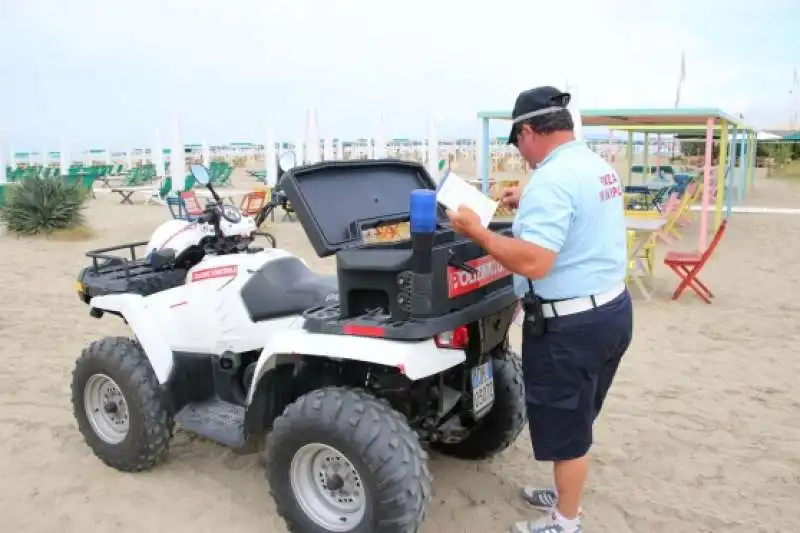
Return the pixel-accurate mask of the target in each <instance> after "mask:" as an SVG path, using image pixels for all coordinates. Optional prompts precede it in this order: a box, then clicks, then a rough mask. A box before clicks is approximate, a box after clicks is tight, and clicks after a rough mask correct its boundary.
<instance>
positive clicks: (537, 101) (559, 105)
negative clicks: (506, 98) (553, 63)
mask: <svg viewBox="0 0 800 533" xmlns="http://www.w3.org/2000/svg"><path fill="white" fill-rule="evenodd" d="M571 98H572V95H571V94H569V93H565V92H562V91H559V90H558V89H556V88H555V87H550V86H549V85H547V86H544V87H536V88H534V89H528V90H527V91H523V92H521V93H519V96H517V101H516V102H515V103H514V110H513V111H512V112H511V120H512V121H513V124H512V125H511V132H510V133H509V134H508V144H513V145H516V144H517V135H519V130H520V128H521V127H522V122H524V121H526V120H528V119H529V118H533V117H538V116H540V115H546V114H548V113H554V112H556V111H561V110H562V109H566V108H567V106H568V105H569V101H570V99H571Z"/></svg>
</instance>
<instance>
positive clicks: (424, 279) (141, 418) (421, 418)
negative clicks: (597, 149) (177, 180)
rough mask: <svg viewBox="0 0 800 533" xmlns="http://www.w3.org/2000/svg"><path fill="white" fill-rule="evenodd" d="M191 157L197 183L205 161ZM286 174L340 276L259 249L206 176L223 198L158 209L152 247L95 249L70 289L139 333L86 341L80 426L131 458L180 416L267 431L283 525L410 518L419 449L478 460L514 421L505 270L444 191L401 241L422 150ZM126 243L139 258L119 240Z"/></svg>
mask: <svg viewBox="0 0 800 533" xmlns="http://www.w3.org/2000/svg"><path fill="white" fill-rule="evenodd" d="M192 173H193V174H194V176H195V178H196V179H197V180H198V181H199V182H200V183H204V184H206V185H208V173H207V171H206V170H205V169H204V168H203V167H201V166H193V167H192ZM280 186H281V189H282V190H283V191H284V192H285V194H286V197H287V198H288V200H289V201H291V203H292V207H293V208H294V210H295V213H296V214H297V217H298V219H299V220H300V222H301V224H302V226H303V228H304V230H305V231H306V233H307V235H308V237H309V239H310V240H311V243H312V245H313V246H314V248H315V250H316V251H317V253H318V254H319V255H320V256H325V255H332V254H336V259H337V276H332V277H322V276H318V275H316V274H314V273H313V272H311V271H310V270H309V269H308V267H307V266H306V264H305V262H304V261H302V260H300V259H298V258H297V257H295V256H293V255H292V254H290V253H288V252H286V251H282V250H279V249H274V248H272V249H264V250H261V249H254V248H253V247H252V246H251V243H252V239H253V233H254V230H255V227H256V224H255V223H253V222H247V221H244V220H243V219H242V217H241V215H240V213H239V212H238V210H237V209H236V208H235V207H232V206H223V205H222V204H221V202H219V198H218V197H217V196H216V193H213V188H211V187H210V186H209V188H210V189H211V190H212V193H213V194H214V196H215V198H216V200H217V202H218V203H214V202H212V203H211V204H210V205H209V206H208V208H207V210H206V213H205V214H204V215H203V217H201V220H200V221H198V222H197V223H195V224H179V223H175V222H173V221H170V222H168V223H165V224H164V226H162V227H161V228H159V229H158V230H156V232H155V234H154V236H153V239H152V240H151V241H150V243H149V245H148V255H147V257H146V258H144V259H136V257H135V252H134V249H135V246H136V245H123V246H119V247H116V248H115V249H104V250H98V251H93V252H89V253H88V254H87V255H88V256H89V257H90V258H91V259H92V265H91V266H88V267H86V268H84V269H83V270H82V271H81V273H80V275H79V280H78V292H79V296H80V298H81V299H82V300H83V301H84V302H86V303H87V304H88V305H89V310H90V314H91V316H93V317H95V318H100V317H102V316H104V315H106V314H111V315H115V316H118V317H120V318H122V319H123V320H124V321H125V322H126V323H127V325H128V326H129V327H130V329H131V336H130V337H129V338H128V337H107V338H104V339H101V340H98V341H95V342H93V343H92V344H90V345H89V346H88V347H86V348H85V349H84V350H83V353H82V355H81V357H80V358H79V359H78V361H77V363H76V366H75V370H74V372H73V378H72V402H73V408H74V414H75V417H76V419H77V422H78V427H79V429H80V431H81V433H82V434H83V436H84V438H85V440H86V442H87V444H88V445H89V446H90V447H91V448H92V450H93V451H94V453H95V454H96V455H97V456H98V457H99V458H100V459H101V460H103V461H104V462H105V463H106V464H108V465H110V466H112V467H114V468H117V469H119V470H122V471H127V472H131V471H142V470H146V469H149V468H151V467H152V466H154V465H155V464H156V463H157V462H158V461H159V460H160V459H161V458H162V457H164V456H165V454H166V453H167V449H168V447H169V443H170V438H171V437H172V434H173V425H174V422H177V423H178V424H179V425H180V426H182V427H183V428H184V429H186V430H188V431H191V432H194V433H196V434H199V435H201V436H204V437H206V438H208V439H211V440H214V441H216V442H218V443H221V444H224V445H226V446H230V447H232V448H236V449H241V450H253V449H256V445H257V444H258V443H259V441H260V439H261V438H262V437H263V436H265V435H268V436H267V442H266V452H265V459H266V461H265V464H266V472H267V478H268V480H269V485H270V489H271V494H272V496H273V498H274V500H275V502H276V506H277V509H278V512H279V513H280V514H281V516H282V517H283V518H284V519H285V521H286V523H287V525H288V528H289V530H290V531H292V532H295V533H333V532H356V533H401V532H402V533H408V532H414V531H417V530H418V528H419V526H420V524H421V522H422V521H423V518H424V515H425V510H426V506H427V504H428V501H429V499H430V496H431V476H430V474H429V471H428V465H427V455H426V453H425V451H424V448H426V447H431V448H434V449H436V450H438V451H440V452H441V453H444V454H449V455H453V456H456V457H460V458H463V459H476V460H477V459H484V458H488V457H491V456H493V455H495V454H497V453H499V452H501V451H503V450H505V449H506V448H507V447H508V446H509V445H510V444H511V443H513V442H514V440H515V439H516V438H517V436H518V435H519V433H520V431H521V430H522V428H523V427H524V423H525V417H524V409H525V408H524V393H523V385H522V379H521V367H520V361H519V359H518V357H517V356H515V355H514V354H512V353H511V352H510V351H509V348H508V338H507V334H508V329H509V326H510V324H511V322H512V320H513V316H514V313H515V311H516V308H517V301H516V298H515V297H514V295H513V292H512V289H511V285H510V276H509V273H508V271H506V270H504V269H503V268H502V267H501V266H499V264H498V263H496V262H495V261H493V260H492V258H491V257H490V256H487V255H486V254H485V252H484V251H482V250H481V249H480V248H479V247H478V246H476V245H475V244H473V243H472V242H470V241H468V240H466V239H462V238H460V237H459V236H458V235H457V234H455V233H454V232H453V231H452V230H451V229H450V228H449V227H448V225H447V219H446V216H445V214H444V212H443V211H441V210H440V209H438V208H436V207H434V208H433V209H437V212H436V216H437V223H436V230H435V232H433V233H430V234H429V235H427V238H428V240H427V241H425V239H422V240H419V239H418V238H417V237H416V236H414V235H412V236H411V237H409V235H408V221H409V217H410V209H409V196H410V193H411V191H412V190H414V189H420V188H422V189H434V188H435V186H434V184H433V182H432V180H431V178H430V177H429V176H428V174H427V173H426V171H425V170H424V168H423V167H422V166H421V165H419V164H416V163H408V162H401V161H391V160H381V161H347V162H333V163H330V162H329V163H321V164H318V165H312V166H306V167H298V168H294V169H291V170H288V171H287V172H286V174H285V175H284V176H283V178H282V179H281V183H280ZM493 229H495V230H496V231H501V232H508V231H509V228H508V226H507V225H504V226H497V227H493ZM247 232H250V234H249V235H248V234H247ZM273 242H274V241H273ZM426 242H427V245H425V243H426ZM420 243H422V244H420ZM140 244H144V243H140ZM122 249H130V256H131V257H130V258H123V257H120V256H118V255H113V251H114V250H122Z"/></svg>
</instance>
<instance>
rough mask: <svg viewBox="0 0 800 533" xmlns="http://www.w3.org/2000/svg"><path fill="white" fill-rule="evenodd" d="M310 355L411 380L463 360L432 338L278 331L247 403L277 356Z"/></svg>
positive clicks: (263, 353)
mask: <svg viewBox="0 0 800 533" xmlns="http://www.w3.org/2000/svg"><path fill="white" fill-rule="evenodd" d="M293 354H299V355H312V356H317V357H327V358H329V359H347V360H349V361H361V362H363V363H369V364H375V365H382V366H391V367H395V368H398V369H399V370H400V371H401V372H403V374H404V375H405V376H406V377H408V378H409V379H410V380H412V381H417V380H420V379H422V378H426V377H428V376H433V375H436V374H439V373H440V372H443V371H445V370H447V369H448V368H453V367H454V366H457V365H460V364H461V363H463V362H464V361H465V360H466V354H464V351H463V350H451V349H442V348H439V347H438V346H436V343H435V342H434V341H433V339H428V340H424V341H395V340H386V339H379V338H374V337H356V336H352V335H327V334H324V333H309V332H308V331H306V330H304V329H295V330H288V331H286V332H282V333H281V334H280V335H275V336H274V337H273V338H272V339H270V340H269V341H268V342H267V343H266V345H265V346H264V349H263V350H262V351H261V355H260V356H259V358H258V363H257V364H256V370H255V374H254V377H253V382H252V384H251V385H250V391H249V392H248V394H247V403H248V404H249V403H250V402H251V401H252V400H253V395H254V394H255V391H256V389H257V387H258V383H259V381H260V380H261V378H262V377H263V376H264V374H266V373H267V372H269V371H270V370H272V369H273V368H275V366H276V365H277V364H278V362H279V359H280V357H281V356H286V355H293Z"/></svg>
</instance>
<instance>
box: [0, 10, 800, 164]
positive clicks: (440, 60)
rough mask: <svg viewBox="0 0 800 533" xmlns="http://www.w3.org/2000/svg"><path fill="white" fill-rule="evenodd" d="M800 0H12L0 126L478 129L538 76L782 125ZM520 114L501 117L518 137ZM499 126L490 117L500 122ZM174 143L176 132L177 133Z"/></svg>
mask: <svg viewBox="0 0 800 533" xmlns="http://www.w3.org/2000/svg"><path fill="white" fill-rule="evenodd" d="M797 28H800V1H798V0H759V1H758V2H752V1H746V0H727V1H722V0H693V1H689V0H670V1H668V2H642V1H640V0H559V1H557V2H556V1H549V2H541V1H536V0H505V1H497V2H483V1H481V2H478V1H475V2H470V1H468V0H458V1H456V0H402V1H393V2H381V1H380V0H340V1H338V2H331V1H325V0H285V1H282V2H276V1H274V0H249V1H246V0H224V1H223V0H192V1H189V0H137V1H124V0H116V1H114V0H0V128H2V129H6V130H8V135H9V137H10V140H11V143H12V145H13V146H14V147H15V148H17V149H25V150H38V149H39V148H50V149H56V148H57V143H58V139H59V137H61V136H64V137H65V138H67V140H68V142H69V145H70V146H72V147H75V148H84V147H87V146H90V145H91V146H96V147H106V146H108V147H111V148H114V149H118V148H127V147H129V146H132V145H133V146H143V145H149V144H150V143H151V139H152V137H153V131H154V130H155V128H161V131H162V137H166V136H167V133H168V132H169V129H170V125H171V123H172V121H173V120H175V119H178V120H180V123H181V128H182V131H183V136H184V140H185V141H186V142H200V141H201V140H203V139H206V140H208V141H209V142H212V143H217V142H228V141H255V142H261V141H263V140H264V138H265V137H266V131H267V129H268V128H270V127H271V128H273V129H274V131H275V135H276V138H278V139H284V140H293V139H295V138H297V137H298V136H299V135H300V134H301V133H302V129H303V124H304V118H305V109H306V108H308V107H316V108H317V109H318V110H319V111H318V112H319V119H320V130H321V133H322V134H323V135H326V136H327V135H336V136H340V137H345V138H356V137H367V136H372V135H373V134H374V133H375V131H376V130H377V124H378V122H379V119H380V114H381V112H382V113H383V120H384V123H385V131H386V135H387V137H422V136H424V135H425V132H426V128H427V121H428V117H429V116H430V115H431V114H435V116H437V118H438V120H439V121H440V131H441V133H442V134H443V135H446V136H474V135H477V130H478V126H477V120H476V119H475V114H476V112H477V111H478V110H488V109H508V108H510V107H511V106H512V105H513V102H514V98H515V97H516V94H517V92H519V91H520V90H524V89H527V88H530V87H533V86H536V85H543V84H554V85H557V86H563V85H564V84H565V82H566V81H567V80H569V81H570V82H571V83H574V84H577V85H578V87H579V89H580V90H579V103H580V105H581V107H624V108H631V107H671V106H672V105H673V104H674V98H675V87H676V82H677V77H678V72H679V65H680V54H681V49H685V50H686V62H687V73H686V82H685V85H684V91H683V99H682V104H683V105H685V106H687V107H688V106H692V107H719V108H722V109H723V110H725V111H727V112H729V113H739V112H741V113H744V114H745V119H746V120H749V121H751V122H754V123H756V124H759V125H762V126H774V125H777V123H779V122H784V123H785V122H787V121H788V116H789V115H790V96H789V90H790V88H791V83H792V72H793V69H794V68H795V67H800V45H798V41H797ZM506 129H507V126H506V125H504V124H500V125H498V128H497V130H495V131H496V132H497V133H501V134H505V130H506ZM493 132H494V131H493ZM165 141H166V139H165Z"/></svg>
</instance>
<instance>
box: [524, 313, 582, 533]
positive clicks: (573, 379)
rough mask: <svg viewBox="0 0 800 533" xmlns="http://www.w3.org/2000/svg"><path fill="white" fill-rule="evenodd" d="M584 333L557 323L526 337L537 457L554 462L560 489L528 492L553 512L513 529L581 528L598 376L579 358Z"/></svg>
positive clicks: (555, 531)
mask: <svg viewBox="0 0 800 533" xmlns="http://www.w3.org/2000/svg"><path fill="white" fill-rule="evenodd" d="M579 337H580V336H576V335H575V334H574V332H571V331H562V330H560V328H559V330H555V328H554V330H553V331H548V332H547V333H546V334H545V335H544V336H542V337H540V338H532V339H527V338H524V339H523V370H524V371H525V386H526V400H527V407H528V421H529V427H530V430H531V441H532V443H533V450H534V456H535V458H536V460H538V461H548V462H553V463H554V465H555V466H554V478H555V485H556V489H557V492H556V490H553V491H548V490H542V489H540V490H534V491H532V492H527V494H526V493H523V495H524V496H525V497H526V500H528V501H529V502H531V500H533V501H532V502H531V503H534V504H535V505H536V504H538V505H537V506H538V507H539V508H541V509H546V508H547V504H550V505H549V511H550V515H549V516H547V517H545V518H543V519H542V520H539V521H535V522H520V523H517V524H515V525H514V526H513V527H512V529H511V531H512V532H515V533H577V532H578V531H580V520H579V518H578V515H579V509H580V499H581V494H582V491H583V486H584V484H585V482H586V466H587V461H586V460H585V455H586V453H587V452H588V450H589V447H590V446H591V441H592V420H593V415H594V406H593V398H594V379H593V375H592V374H591V373H587V372H583V369H582V367H581V366H580V365H576V364H575V361H576V360H578V359H576V357H574V353H573V352H575V351H576V350H579V349H585V347H584V345H583V341H582V340H581V339H580V338H579ZM576 339H577V344H576ZM562 492H563V494H562ZM556 494H558V496H557V497H556ZM562 500H563V501H562ZM556 502H558V503H557V505H556V507H553V504H554V503H556ZM559 509H560V511H559Z"/></svg>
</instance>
